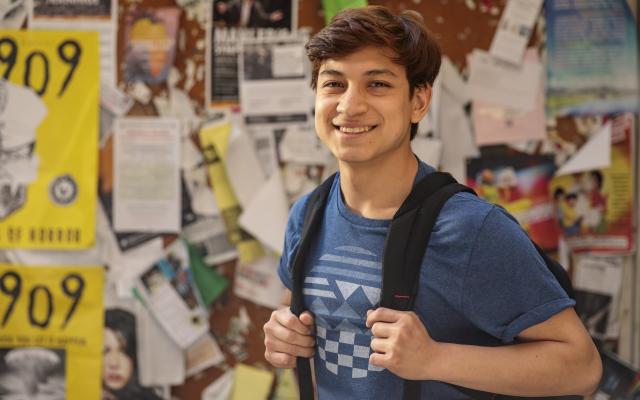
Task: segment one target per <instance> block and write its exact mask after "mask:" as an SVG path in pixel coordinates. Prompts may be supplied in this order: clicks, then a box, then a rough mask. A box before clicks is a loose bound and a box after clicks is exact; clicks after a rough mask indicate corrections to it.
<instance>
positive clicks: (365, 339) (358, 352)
mask: <svg viewBox="0 0 640 400" xmlns="http://www.w3.org/2000/svg"><path fill="white" fill-rule="evenodd" d="M317 339H318V340H317V343H318V355H319V356H320V359H321V360H322V362H323V363H324V366H325V367H326V368H327V369H328V370H329V371H331V372H333V373H334V374H335V375H339V373H338V372H339V371H345V372H350V373H351V378H366V377H367V374H368V372H369V371H373V372H379V371H382V370H384V368H380V367H376V366H373V365H370V364H369V354H370V352H371V347H370V344H371V335H370V334H362V333H356V332H348V331H338V330H327V328H325V327H322V326H318V327H317ZM343 374H344V372H343Z"/></svg>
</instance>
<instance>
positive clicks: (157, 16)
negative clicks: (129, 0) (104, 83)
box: [124, 7, 180, 84]
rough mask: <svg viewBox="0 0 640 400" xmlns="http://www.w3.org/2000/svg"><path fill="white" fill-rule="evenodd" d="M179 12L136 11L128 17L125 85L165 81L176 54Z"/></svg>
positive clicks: (153, 9) (169, 8)
mask: <svg viewBox="0 0 640 400" xmlns="http://www.w3.org/2000/svg"><path fill="white" fill-rule="evenodd" d="M179 18H180V9H178V8H175V7H161V8H143V9H140V8H134V9H132V11H131V12H130V13H129V14H128V15H127V17H126V20H125V21H126V25H125V28H124V29H125V43H126V45H125V46H126V47H125V52H124V82H127V83H134V82H137V81H140V82H146V83H151V84H155V83H161V82H164V81H166V79H167V76H168V75H169V70H171V66H172V65H173V60H174V58H175V55H176V40H177V38H176V34H177V32H178V24H179V22H180V21H179Z"/></svg>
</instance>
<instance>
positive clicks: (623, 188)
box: [550, 114, 635, 252]
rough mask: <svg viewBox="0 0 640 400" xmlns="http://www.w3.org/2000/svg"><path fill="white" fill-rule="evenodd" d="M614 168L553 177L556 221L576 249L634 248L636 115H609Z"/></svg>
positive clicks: (621, 250)
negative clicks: (634, 120) (634, 141)
mask: <svg viewBox="0 0 640 400" xmlns="http://www.w3.org/2000/svg"><path fill="white" fill-rule="evenodd" d="M611 123H612V125H611V166H610V167H609V168H604V169H599V170H591V171H586V172H582V173H576V174H571V175H564V176H559V177H556V178H554V179H553V181H552V182H551V185H550V191H551V193H552V195H553V199H554V203H555V204H554V208H555V213H556V220H557V222H558V225H559V226H560V228H561V233H562V235H563V236H564V237H565V238H566V240H567V244H568V245H569V246H570V247H571V249H572V250H574V251H586V250H591V251H617V252H628V251H631V250H632V249H633V165H634V160H633V153H632V148H633V147H632V138H633V135H634V129H635V128H634V122H633V114H622V115H620V116H618V117H615V118H613V119H611Z"/></svg>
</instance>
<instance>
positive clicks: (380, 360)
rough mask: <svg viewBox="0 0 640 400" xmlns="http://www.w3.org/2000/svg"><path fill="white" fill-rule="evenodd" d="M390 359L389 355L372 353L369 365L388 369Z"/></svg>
mask: <svg viewBox="0 0 640 400" xmlns="http://www.w3.org/2000/svg"><path fill="white" fill-rule="evenodd" d="M389 360H390V357H389V356H388V355H387V354H380V353H371V355H370V356H369V364H371V365H374V366H376V367H382V368H388V366H389Z"/></svg>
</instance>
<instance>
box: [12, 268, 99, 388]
mask: <svg viewBox="0 0 640 400" xmlns="http://www.w3.org/2000/svg"><path fill="white" fill-rule="evenodd" d="M103 284H104V270H103V268H102V267H88V266H87V267H73V268H71V267H24V266H17V265H4V264H3V265H0V287H2V289H3V290H2V293H1V294H0V313H1V317H2V320H1V321H0V327H1V330H0V332H1V333H0V395H1V396H0V397H2V398H3V399H4V398H7V399H14V398H15V399H18V398H20V399H41V398H42V399H44V398H47V399H59V400H62V399H67V400H84V399H99V398H100V393H101V391H100V371H101V367H102V343H103V331H102V329H103V328H102V326H103Z"/></svg>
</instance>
